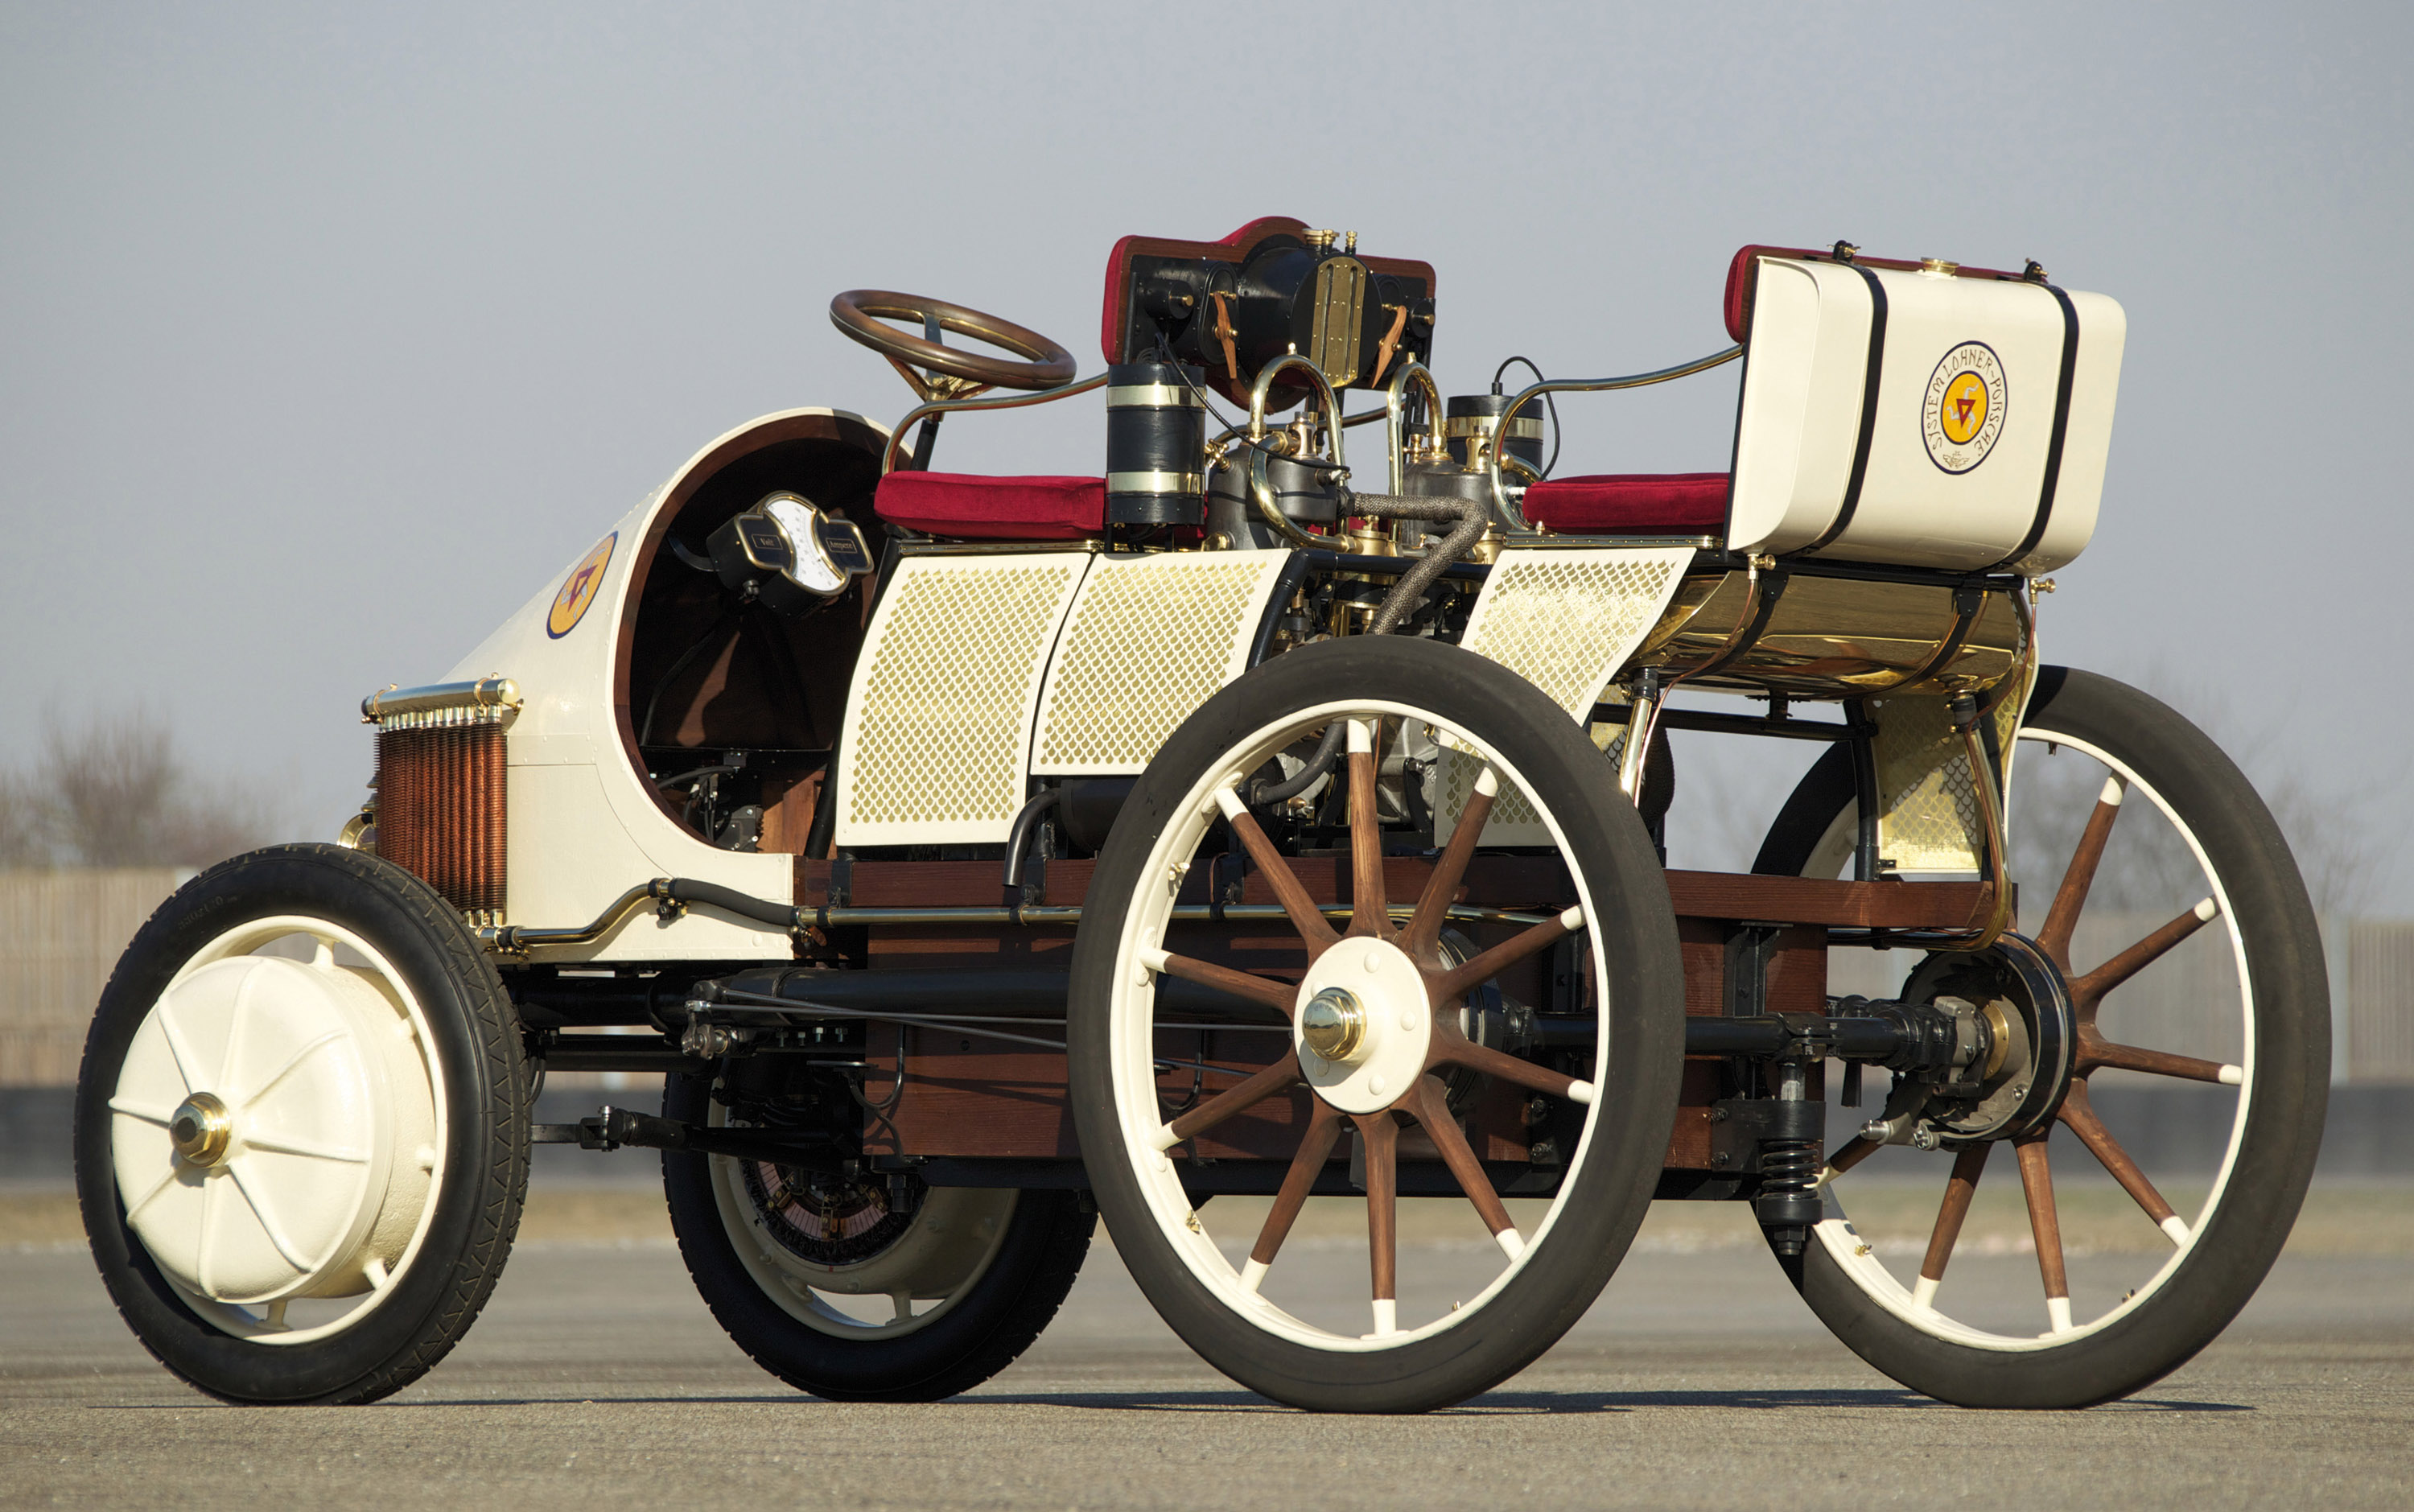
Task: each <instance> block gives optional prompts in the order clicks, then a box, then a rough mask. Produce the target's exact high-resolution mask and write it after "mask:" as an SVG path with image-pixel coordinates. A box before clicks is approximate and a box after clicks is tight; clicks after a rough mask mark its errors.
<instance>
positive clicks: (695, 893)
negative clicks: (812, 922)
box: [654, 876, 798, 929]
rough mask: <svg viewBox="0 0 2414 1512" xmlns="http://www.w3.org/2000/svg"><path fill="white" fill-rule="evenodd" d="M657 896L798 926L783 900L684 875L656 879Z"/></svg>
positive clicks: (758, 921)
mask: <svg viewBox="0 0 2414 1512" xmlns="http://www.w3.org/2000/svg"><path fill="white" fill-rule="evenodd" d="M654 896H656V897H658V898H670V899H673V900H675V901H677V902H679V903H701V904H705V905H708V906H711V907H714V908H718V909H720V910H721V911H722V912H723V913H732V914H736V915H737V916H738V918H740V919H752V920H753V921H755V922H757V923H763V924H776V925H778V926H779V927H780V928H782V929H793V928H795V927H796V924H797V913H798V910H797V909H795V908H791V907H789V906H787V905H786V904H784V903H773V902H772V901H771V900H770V899H768V898H757V897H754V896H753V895H751V894H749V893H744V892H740V891H738V890H737V889H736V888H725V887H723V886H722V885H721V884H720V883H718V882H698V881H694V880H693V879H692V878H689V877H684V876H672V877H665V878H663V880H662V881H660V882H657V883H656V884H654Z"/></svg>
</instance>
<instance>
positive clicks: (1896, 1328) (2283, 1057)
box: [1753, 666, 2331, 1408]
mask: <svg viewBox="0 0 2414 1512" xmlns="http://www.w3.org/2000/svg"><path fill="white" fill-rule="evenodd" d="M2021 731H2022V733H2023V734H2024V735H2026V734H2031V733H2036V732H2057V733H2062V734H2066V735H2070V736H2073V737H2075V738H2077V739H2079V740H2081V741H2086V742H2088V743H2089V744H2091V745H2093V746H2095V747H2096V748H2098V749H2100V750H2103V751H2107V752H2109V753H2111V754H2112V755H2113V756H2118V757H2119V758H2120V759H2121V760H2122V761H2123V762H2124V763H2126V764H2128V765H2129V766H2130V767H2132V768H2133V769H2134V770H2135V771H2137V772H2138V776H2139V777H2141V778H2142V779H2144V780H2145V782H2146V783H2147V784H2148V785H2149V786H2153V788H2155V789H2156V790H2157V791H2159V792H2160V793H2161V794H2162V795H2163V797H2164V798H2165V799H2167V800H2168V801H2169V802H2170V803H2171V805H2172V807H2173V808H2175V809H2177V810H2178V811H2179V812H2180V814H2181V815H2182V816H2184V818H2185V820H2186V822H2187V825H2188V827H2189V828H2190V829H2191V830H2193V831H2195V832H2196V834H2197V837H2198V840H2199V841H2201V842H2202V844H2203V846H2204V847H2205V851H2206V854H2207V856H2208V857H2209V858H2210V860H2211V861H2212V862H2213V870H2214V871H2215V872H2216V873H2217V874H2218V875H2219V876H2220V877H2221V879H2222V886H2223V888H2224V889H2225V891H2228V894H2229V900H2230V904H2231V906H2232V908H2233V910H2234V911H2235V913H2236V915H2237V917H2238V919H2239V921H2240V928H2241V930H2242V931H2243V934H2244V936H2245V940H2246V957H2247V971H2248V981H2249V982H2250V984H2251V986H2252V989H2253V992H2254V995H2255V1004H2256V1018H2255V1057H2256V1059H2255V1065H2256V1071H2255V1086H2254V1091H2253V1096H2252V1100H2251V1101H2250V1103H2249V1105H2248V1110H2247V1116H2246V1129H2245V1132H2244V1134H2243V1137H2242V1144H2241V1147H2240V1149H2239V1152H2238V1160H2237V1164H2236V1166H2235V1168H2234V1169H2233V1171H2232V1172H2231V1175H2230V1178H2229V1182H2228V1187H2227V1188H2226V1189H2225V1190H2224V1193H2223V1197H2222V1201H2221V1204H2220V1205H2219V1206H2218V1207H2216V1208H2215V1209H2214V1210H2213V1216H2212V1217H2211V1218H2210V1219H2208V1220H2205V1222H2204V1224H2203V1226H2202V1229H2201V1232H2200V1234H2199V1235H2198V1241H2197V1244H2196V1248H2195V1249H2194V1250H2193V1251H2192V1252H2191V1253H2189V1254H2188V1256H2187V1257H2186V1258H2185V1259H2184V1260H2183V1261H2182V1262H2181V1265H2180V1268H2179V1270H2178V1271H2177V1272H2176V1273H2175V1274H2173V1275H2172V1276H2171V1277H2170V1279H2169V1280H2167V1281H2165V1282H2164V1283H2163V1286H2162V1287H2161V1289H2160V1290H2159V1291H2158V1292H2156V1293H2155V1294H2154V1295H2152V1296H2150V1297H2148V1298H2147V1299H2146V1300H2145V1302H2144V1303H2143V1304H2142V1305H2140V1306H2139V1307H2138V1309H2137V1310H2135V1311H2134V1312H2132V1313H2130V1314H2129V1315H2128V1316H2127V1317H2125V1318H2123V1319H2121V1320H2119V1321H2117V1322H2115V1323H2113V1324H2111V1325H2109V1326H2107V1327H2105V1328H2103V1329H2101V1330H2099V1331H2097V1332H2095V1333H2092V1334H2088V1335H2085V1336H2084V1337H2082V1338H2080V1339H2078V1340H2073V1341H2072V1342H2071V1343H2068V1344H2064V1345H2058V1346H2053V1347H2049V1348H2046V1349H2039V1350H2033V1351H2023V1352H2006V1351H2000V1350H1991V1349H1984V1348H1978V1347H1974V1346H1972V1345H1967V1344H1960V1343H1955V1342H1951V1341H1948V1340H1941V1339H1938V1338H1936V1337H1934V1336H1933V1335H1930V1334H1928V1333H1925V1332H1922V1331H1921V1330H1919V1329H1917V1328H1915V1327H1913V1326H1911V1325H1908V1324H1906V1323H1904V1322H1903V1321H1902V1320H1901V1319H1900V1318H1898V1317H1897V1316H1895V1315H1894V1314H1893V1313H1891V1312H1889V1311H1887V1310H1885V1309H1884V1308H1883V1307H1880V1306H1879V1305H1878V1304H1877V1303H1875V1302H1874V1301H1872V1300H1871V1299H1870V1296H1869V1295H1868V1294H1867V1293H1865V1292H1863V1291H1862V1290H1861V1288H1860V1287H1859V1286H1857V1285H1856V1284H1855V1283H1854V1282H1853V1280H1851V1279H1850V1278H1849V1277H1847V1276H1846V1275H1845V1274H1844V1272H1843V1271H1842V1269H1841V1268H1840V1267H1839V1266H1838V1265H1837V1264H1836V1263H1835V1261H1834V1260H1833V1259H1832V1258H1830V1257H1829V1256H1828V1255H1827V1254H1826V1252H1825V1250H1823V1249H1822V1248H1821V1247H1820V1246H1819V1245H1817V1244H1816V1243H1814V1244H1812V1245H1811V1247H1810V1251H1809V1252H1808V1254H1807V1255H1806V1256H1805V1257H1804V1261H1803V1264H1802V1265H1800V1267H1799V1271H1798V1274H1796V1273H1795V1271H1796V1267H1794V1266H1792V1265H1788V1266H1787V1269H1788V1272H1789V1274H1792V1275H1793V1276H1794V1280H1795V1284H1796V1286H1797V1287H1798V1288H1799V1289H1800V1290H1801V1293H1802V1297H1803V1300H1804V1301H1806V1302H1808V1303H1809V1304H1810V1310H1812V1311H1813V1312H1815V1313H1817V1314H1818V1315H1819V1318H1820V1320H1821V1321H1822V1322H1824V1323H1825V1324H1826V1325H1827V1326H1828V1327H1829V1328H1830V1329H1832V1330H1834V1332H1835V1335H1836V1337H1837V1338H1838V1339H1840V1340H1843V1342H1844V1343H1845V1344H1846V1345H1847V1346H1848V1347H1850V1348H1851V1349H1852V1351H1853V1352H1854V1353H1855V1354H1856V1355H1860V1356H1861V1358H1863V1359H1865V1360H1867V1361H1869V1362H1870V1364H1871V1365H1872V1366H1875V1367H1876V1368H1877V1369H1878V1370H1882V1371H1884V1372H1885V1374H1887V1375H1888V1376H1891V1377H1892V1378H1894V1379H1895V1380H1897V1381H1899V1382H1900V1383H1902V1384H1903V1385H1906V1386H1909V1387H1910V1388H1912V1389H1913V1390H1915V1391H1920V1392H1925V1393H1927V1394H1928V1395H1929V1396H1931V1397H1935V1398H1937V1399H1938V1400H1943V1401H1949V1402H1952V1403H1954V1404H1956V1405H1958V1406H1963V1407H2019V1408H2076V1407H2089V1406H2093V1405H2094V1404H2096V1403H2098V1402H2104V1401H2110V1400H2115V1399H2117V1398H2121V1397H2124V1396H2127V1395H2129V1394H2130V1393H2132V1392H2135V1391H2138V1390H2140V1389H2142V1388H2143V1387H2145V1386H2147V1385H2152V1384H2153V1382H2155V1381H2157V1380H2160V1379H2161V1378H2162V1377H2163V1376H2165V1375H2168V1373H2170V1372H2171V1371H2172V1370H2177V1369H2178V1368H2179V1367H2180V1366H2181V1365H2183V1364H2184V1363H2186V1362H2187V1360H2188V1359H2189V1358H2191V1357H2192V1356H2193V1355H2195V1354H2196V1353H2197V1352H2198V1350H2200V1349H2202V1348H2204V1347H2205V1345H2207V1344H2209V1343H2211V1342H2212V1341H2213V1339H2214V1338H2215V1337H2217V1336H2218V1335H2219V1334H2220V1333H2221V1331H2222V1330H2223V1329H2224V1328H2226V1327H2228V1325H2229V1322H2230V1320H2231V1319H2233V1318H2235V1317H2236V1316H2237V1315H2238V1311H2239V1310H2240V1309H2241V1308H2243V1307H2244V1306H2245V1305H2246V1303H2247V1300H2248V1299H2249V1298H2250V1297H2252V1296H2253V1295H2255V1289H2256V1288H2257V1287H2258V1286H2259V1285H2261V1284H2262V1281H2263V1278H2264V1276H2265V1275H2266V1274H2267V1273H2268V1272H2269V1271H2270V1270H2271V1268H2272V1262H2273V1261H2275V1260H2277V1259H2278V1258H2279V1255H2280V1250H2281V1247H2282V1246H2283V1245H2285V1244H2286V1243H2287V1238H2288V1230H2289V1228H2290V1227H2291V1226H2292V1225H2293V1224H2294V1223H2295V1222H2296V1219H2297V1209H2298V1207H2299V1205H2301V1204H2302V1202H2303V1201H2304V1195H2305V1188H2306V1185H2307V1184H2308V1183H2309V1182H2310V1181H2311V1180H2312V1179H2313V1172H2314V1160H2315V1157H2316V1156H2317V1154H2318V1153H2319V1152H2320V1147H2321V1137H2322V1121H2323V1117H2324V1115H2325V1114H2326V1113H2327V1111H2328V1108H2329V1100H2330V1065H2331V1049H2330V1040H2331V1020H2330V990H2329V983H2328V978H2327V976H2326V974H2325V971H2324V967H2323V963H2322V948H2321V934H2320V931H2319V928H2318V926H2317V923H2316V921H2315V917H2314V909H2313V904H2312V902H2311V901H2310V900H2309V899H2308V898H2307V896H2306V894H2305V887H2304V883H2303V881H2302V878H2301V877H2300V876H2299V875H2298V872H2297V863H2296V860H2295V858H2294V857H2292V856H2291V855H2290V854H2289V851H2288V846H2287V840H2286V839H2285V838H2283V836H2282V835H2281V833H2280V828H2279V826H2278V824H2277V823H2275V822H2274V821H2273V820H2272V815H2271V812H2270V810H2268V809H2267V808H2265V807H2264V804H2263V801H2262V800H2261V798H2259V797H2258V796H2257V794H2256V792H2255V789H2254V787H2253V786H2252V785H2251V784H2249V783H2248V782H2247V780H2246V778H2245V776H2244V774H2243V773H2242V772H2240V771H2239V770H2238V768H2237V766H2236V765H2235V764H2234V763H2232V762H2231V761H2230V759H2229V758H2228V756H2225V755H2224V754H2223V753H2222V751H2221V749H2220V748H2219V747H2218V746H2216V745H2214V744H2213V741H2211V740H2210V739H2209V738H2208V737H2207V736H2206V735H2205V734H2204V733H2203V732H2202V731H2201V730H2199V729H2198V728H2197V727H2196V726H2193V725H2191V724H2189V723H2188V721H2187V720H2186V719H2185V718H2184V717H2183V716H2182V715H2181V714H2180V713H2178V712H2177V711H2174V710H2172V709H2171V708H2170V707H2169V706H2168V705H2166V704H2164V703H2162V702H2161V701H2160V700H2158V699H2156V698H2154V697H2153V696H2151V695H2148V694H2146V693H2142V692H2140V691H2138V689H2136V688H2132V687H2129V686H2128V685H2126V684H2124V683H2121V682H2116V681H2113V680H2112V679H2110V678H2106V677H2099V676H2096V675H2095V674H2094V673H2092V672H2081V671H2075V670H2072V669H2070V668H2067V667H2058V666H2049V667H2045V668H2043V669H2041V671H2040V672H2039V675H2038V679H2037V687H2036V691H2035V694H2034V696H2033V697H2032V698H2031V700H2030V703H2029V708H2028V711H2027V712H2026V714H2025V715H2024V716H2023V717H2022V720H2021ZM1853 802H1854V796H1853V783H1852V766H1851V760H1850V756H1849V755H1848V754H1847V753H1846V752H1845V750H1844V749H1843V748H1842V747H1840V746H1839V747H1836V748H1834V749H1832V750H1831V751H1829V752H1828V754H1827V755H1826V756H1824V757H1822V759H1821V760H1820V761H1818V762H1816V763H1814V764H1813V765H1812V767H1811V769H1810V771H1809V772H1808V773H1806V774H1805V775H1804V777H1803V779H1802V781H1801V783H1800V784H1799V785H1798V786H1796V788H1795V791H1794V793H1793V795H1792V796H1791V797H1790V798H1788V799H1787V801H1786V803H1785V806H1784V807H1783V808H1782V809H1781V811H1780V813H1779V816H1778V818H1777V820H1776V821H1775V823H1774V824H1772V826H1771V827H1770V831H1769V834H1768V839H1767V843H1766V845H1765V846H1763V848H1762V851H1761V855H1760V859H1759V861H1758V862H1756V863H1755V865H1754V866H1753V870H1754V871H1756V872H1761V873H1765V874H1771V875H1785V876H1799V875H1801V873H1802V869H1803V867H1804V866H1805V865H1806V864H1808V862H1809V861H1810V855H1811V852H1812V849H1813V848H1814V847H1815V846H1818V844H1819V842H1820V839H1821V837H1822V836H1824V835H1825V834H1826V833H1827V831H1828V828H1829V826H1830V825H1831V824H1832V823H1833V821H1834V819H1835V817H1836V816H1838V815H1839V814H1840V813H1841V812H1843V811H1844V810H1845V809H1848V808H1850V807H1851V806H1852V804H1853ZM1940 1187H1941V1182H1940Z"/></svg>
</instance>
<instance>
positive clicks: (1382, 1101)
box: [1294, 936, 1433, 1113]
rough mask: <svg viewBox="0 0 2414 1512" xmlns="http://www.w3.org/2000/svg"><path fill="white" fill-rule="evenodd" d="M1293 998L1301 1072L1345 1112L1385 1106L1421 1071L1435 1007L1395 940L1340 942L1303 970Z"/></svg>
mask: <svg viewBox="0 0 2414 1512" xmlns="http://www.w3.org/2000/svg"><path fill="white" fill-rule="evenodd" d="M1297 1001H1298V1004H1299V1008H1298V1011H1297V1013H1296V1015H1295V1024H1296V1028H1295V1031H1294V1033H1295V1044H1296V1048H1297V1050H1298V1051H1299V1066H1300V1070H1301V1073H1302V1074H1303V1075H1304V1076H1305V1077H1306V1079H1307V1085H1309V1086H1311V1087H1313V1088H1314V1089H1315V1091H1316V1095H1317V1096H1318V1097H1320V1098H1322V1099H1323V1100H1325V1101H1327V1102H1330V1103H1331V1104H1333V1105H1334V1107H1336V1108H1339V1109H1340V1110H1341V1111H1342V1112H1344V1113H1374V1112H1376V1111H1377V1110H1378V1109H1382V1108H1388V1107H1390V1106H1391V1105H1392V1104H1393V1103H1394V1102H1397V1101H1398V1100H1400V1098H1401V1097H1402V1096H1403V1095H1404V1094H1406V1093H1407V1092H1408V1089H1409V1088H1410V1087H1412V1086H1413V1085H1416V1080H1417V1078H1418V1077H1420V1076H1422V1075H1423V1074H1424V1070H1425V1060H1426V1055H1427V1052H1428V1051H1429V1050H1430V1049H1431V1048H1432V1045H1433V1007H1432V1003H1431V1001H1430V999H1429V998H1428V997H1427V996H1426V992H1425V981H1424V975H1423V972H1420V971H1419V970H1418V969H1417V964H1416V963H1415V962H1414V961H1411V960H1410V959H1408V955H1407V953H1406V952H1405V951H1401V950H1400V948H1399V947H1398V946H1396V945H1389V944H1386V943H1384V942H1383V941H1381V940H1376V939H1368V938H1365V937H1363V936H1358V937H1352V938H1349V939H1345V940H1343V941H1341V942H1340V943H1339V944H1337V945H1334V947H1333V948H1332V949H1331V950H1328V951H1325V952H1324V953H1323V954H1322V955H1321V956H1319V957H1318V958H1317V962H1316V964H1315V965H1314V966H1310V967H1309V968H1308V971H1307V976H1306V978H1305V979H1304V981H1301V982H1300V986H1299V997H1298V999H1297ZM1328 1051H1329V1052H1330V1053H1329V1054H1328Z"/></svg>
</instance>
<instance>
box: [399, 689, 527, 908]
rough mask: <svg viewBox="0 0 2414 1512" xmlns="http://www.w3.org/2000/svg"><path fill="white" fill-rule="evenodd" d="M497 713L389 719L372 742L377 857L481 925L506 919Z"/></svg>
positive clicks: (499, 721) (479, 711)
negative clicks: (420, 880)
mask: <svg viewBox="0 0 2414 1512" xmlns="http://www.w3.org/2000/svg"><path fill="white" fill-rule="evenodd" d="M504 713H505V711H503V710H499V709H445V710H434V711H425V712H418V713H407V714H395V715H391V716H389V717H387V718H385V719H382V720H380V722H379V725H378V734H377V853H378V854H379V855H380V856H382V857H384V858H385V859H386V860H388V861H393V862H395V864H397V865H399V866H401V867H402V868H404V869H405V870H406V871H409V872H410V873H412V874H413V875H415V876H418V877H420V878H421V879H422V880H423V881H425V882H426V883H427V885H428V886H430V887H432V888H434V889H435V890H436V891H438V892H440V893H441V894H443V896H444V900H445V901H446V902H448V903H450V904H452V905H453V906H454V907H455V908H458V909H460V910H461V911H462V912H463V913H465V914H469V915H470V916H471V917H472V918H473V919H475V920H476V921H478V922H481V923H499V922H500V921H501V920H502V914H503V903H504V895H505V883H506V877H505V875H504V865H503V862H504V833H505V831H504V781H505V778H504V770H503V719H502V716H503V714H504Z"/></svg>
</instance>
